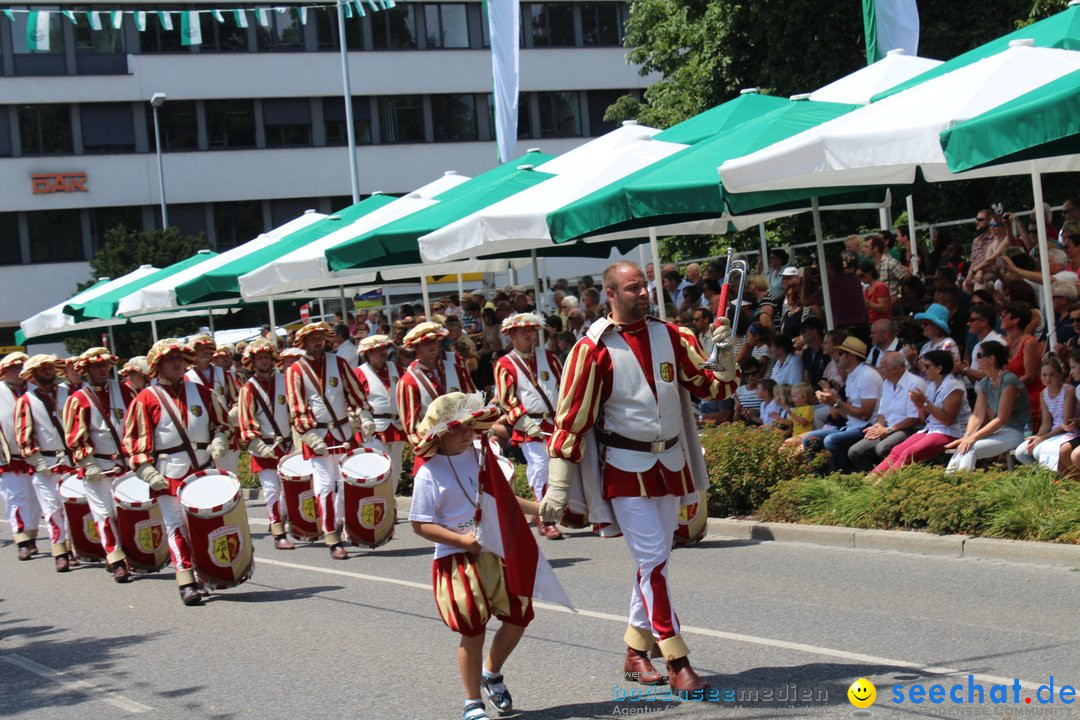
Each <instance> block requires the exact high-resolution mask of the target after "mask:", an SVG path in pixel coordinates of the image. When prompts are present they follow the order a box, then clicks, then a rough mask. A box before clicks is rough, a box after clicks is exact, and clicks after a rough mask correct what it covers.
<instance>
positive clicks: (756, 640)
mask: <svg viewBox="0 0 1080 720" xmlns="http://www.w3.org/2000/svg"><path fill="white" fill-rule="evenodd" d="M257 562H258V563H259V564H266V565H278V566H280V567H285V568H293V569H297V570H309V571H311V572H318V573H324V574H326V575H338V576H342V577H351V578H356V579H358V580H368V581H371V582H381V583H387V584H389V585H401V586H404V587H410V588H417V589H419V590H425V591H427V592H431V585H428V584H425V583H418V582H413V581H411V580H398V579H397V578H388V577H382V576H380V575H368V574H366V573H357V572H350V571H348V570H334V569H332V568H322V567H317V566H314V565H302V564H300V563H291V562H283V561H281V560H270V559H263V558H259V559H258V560H257ZM533 607H534V608H537V609H540V610H549V611H551V612H559V613H566V614H568V615H580V616H582V617H587V618H594V619H596V620H606V621H609V622H617V623H619V624H623V625H625V624H626V616H625V615H615V614H612V613H605V612H598V611H596V610H582V609H580V608H579V609H577V610H570V609H569V608H565V607H563V606H562V605H553V604H551V603H546V602H541V601H533ZM682 632H683V633H685V634H687V635H703V636H705V637H711V638H717V639H719V640H732V641H735V642H742V643H748V644H751V645H761V646H764V647H773V648H779V649H782V650H794V651H797V652H803V653H808V654H811V655H822V656H825V657H831V658H836V659H838V660H850V661H854V662H859V663H865V664H868V665H886V666H891V667H897V668H905V669H909V670H915V671H918V672H921V673H925V674H927V675H942V676H953V675H971V676H972V677H973V678H974V679H975V680H976V681H977V682H981V683H989V684H992V685H1009V686H1011V685H1012V683H1013V680H1014V678H1006V677H999V676H997V675H984V674H982V673H968V672H965V671H963V670H959V669H957V668H949V667H940V666H936V665H925V664H923V663H917V662H910V661H908V660H895V659H893V658H885V657H878V656H876V655H866V654H864V653H855V652H848V651H847V650H836V649H834V648H827V647H822V646H820V645H809V644H806V643H797V642H790V641H788V640H776V639H775V638H767V637H758V636H756V635H743V634H741V633H733V632H725V631H723V630H713V629H711V628H702V627H696V626H692V625H683V626H682ZM1041 684H1043V683H1037V682H1030V681H1027V680H1021V681H1020V687H1022V688H1025V689H1027V690H1036V689H1038V687H1039V685H1041Z"/></svg>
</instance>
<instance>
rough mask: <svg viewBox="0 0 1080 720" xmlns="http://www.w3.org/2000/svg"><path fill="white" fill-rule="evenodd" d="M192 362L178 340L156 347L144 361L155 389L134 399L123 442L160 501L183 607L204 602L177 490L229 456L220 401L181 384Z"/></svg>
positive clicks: (193, 386) (212, 394)
mask: <svg viewBox="0 0 1080 720" xmlns="http://www.w3.org/2000/svg"><path fill="white" fill-rule="evenodd" d="M193 359H194V358H193V357H192V355H191V351H190V350H189V349H188V348H187V347H186V346H185V345H184V344H183V343H182V342H180V341H179V340H177V339H176V338H166V339H164V340H159V341H158V342H156V343H154V345H153V347H151V348H150V352H148V353H147V355H146V360H147V364H148V366H149V370H150V377H151V378H153V379H156V380H157V384H156V385H150V386H149V387H147V388H144V389H143V390H142V391H140V392H139V394H138V395H136V396H135V401H134V402H133V403H132V404H131V407H130V408H129V409H128V413H127V417H126V418H125V419H124V435H123V438H122V440H123V443H124V451H125V452H126V453H127V455H128V464H129V465H130V467H131V469H132V470H134V471H135V474H136V475H138V476H139V478H140V479H141V480H142V481H143V482H145V483H146V484H147V485H149V486H150V495H151V496H152V497H156V498H157V500H158V507H160V508H161V518H162V520H163V521H164V522H165V532H166V533H167V534H168V539H169V554H170V555H171V557H172V561H173V565H174V566H175V568H176V584H177V585H178V586H179V590H180V601H181V602H183V603H184V604H185V605H199V604H200V603H202V598H201V597H200V596H199V592H198V590H197V588H196V582H195V571H194V569H193V565H192V554H191V546H190V544H189V540H188V537H187V519H186V517H185V515H184V510H183V508H182V507H180V497H179V496H180V488H181V486H182V485H183V483H184V480H185V479H186V478H188V477H190V476H191V475H193V474H194V473H196V472H198V471H200V470H205V469H207V468H209V467H210V466H211V465H212V464H213V462H214V461H215V460H218V459H220V458H221V457H222V456H224V455H225V453H226V452H228V449H229V442H228V436H229V431H230V430H229V426H228V425H227V423H226V418H225V408H224V407H223V406H222V404H221V397H220V396H219V395H218V394H217V393H215V392H213V391H211V390H210V389H209V388H207V387H206V386H205V385H202V384H201V383H195V382H189V381H186V380H184V370H185V369H186V368H187V366H188V365H189V364H191V362H192V360H193ZM174 418H175V420H174ZM185 440H186V441H187V442H185Z"/></svg>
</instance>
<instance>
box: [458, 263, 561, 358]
mask: <svg viewBox="0 0 1080 720" xmlns="http://www.w3.org/2000/svg"><path fill="white" fill-rule="evenodd" d="M529 259H531V260H532V271H533V302H534V303H535V308H536V312H537V313H539V312H540V268H539V266H538V265H537V262H536V248H533V249H532V250H530V251H529ZM458 277H461V276H460V275H458ZM537 334H538V335H539V336H540V349H541V350H543V349H544V348H545V347H546V343H547V338H546V337H545V335H546V333H545V332H544V328H543V327H541V328H540V331H539V332H538V333H537Z"/></svg>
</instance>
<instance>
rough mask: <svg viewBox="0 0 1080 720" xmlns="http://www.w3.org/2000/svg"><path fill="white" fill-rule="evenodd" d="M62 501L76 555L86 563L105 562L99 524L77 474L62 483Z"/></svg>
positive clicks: (66, 478) (67, 476) (65, 478)
mask: <svg viewBox="0 0 1080 720" xmlns="http://www.w3.org/2000/svg"><path fill="white" fill-rule="evenodd" d="M60 499H61V500H63V501H64V515H65V516H67V524H68V528H69V531H70V534H71V546H72V549H73V550H74V552H75V554H76V555H77V556H78V557H79V559H80V560H85V561H86V562H100V561H102V560H104V559H105V548H103V547H101V536H100V535H98V529H97V523H96V522H94V516H93V514H91V512H90V503H89V502H88V501H87V500H86V490H85V489H84V486H83V481H82V480H80V479H79V478H77V477H75V473H71V474H70V475H66V476H65V477H64V478H63V480H61V481H60Z"/></svg>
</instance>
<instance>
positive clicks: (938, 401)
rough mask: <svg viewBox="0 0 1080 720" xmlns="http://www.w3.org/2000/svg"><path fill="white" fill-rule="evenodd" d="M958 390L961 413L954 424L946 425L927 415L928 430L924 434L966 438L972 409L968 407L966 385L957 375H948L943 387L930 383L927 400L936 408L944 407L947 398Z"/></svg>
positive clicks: (942, 384) (943, 381)
mask: <svg viewBox="0 0 1080 720" xmlns="http://www.w3.org/2000/svg"><path fill="white" fill-rule="evenodd" d="M957 390H959V391H960V411H959V412H957V413H956V420H954V421H953V424H952V425H945V424H943V423H942V422H941V421H940V420H938V419H937V418H936V417H934V416H933V415H931V414H929V413H927V415H926V428H925V429H924V430H923V432H927V433H944V434H945V435H948V436H949V437H954V438H958V437H964V433H966V432H967V421H968V416H970V415H971V409H970V408H969V407H968V401H967V391H966V390H965V389H964V383H962V382H961V381H960V379H959V378H957V377H956V376H955V375H946V376H945V377H944V379H942V381H941V385H937V384H936V383H930V387H929V388H927V390H926V400H927V402H929V403H930V404H931V405H934V406H936V407H944V406H945V398H947V397H949V396H950V395H952V394H953V393H954V392H956V391H957Z"/></svg>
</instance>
